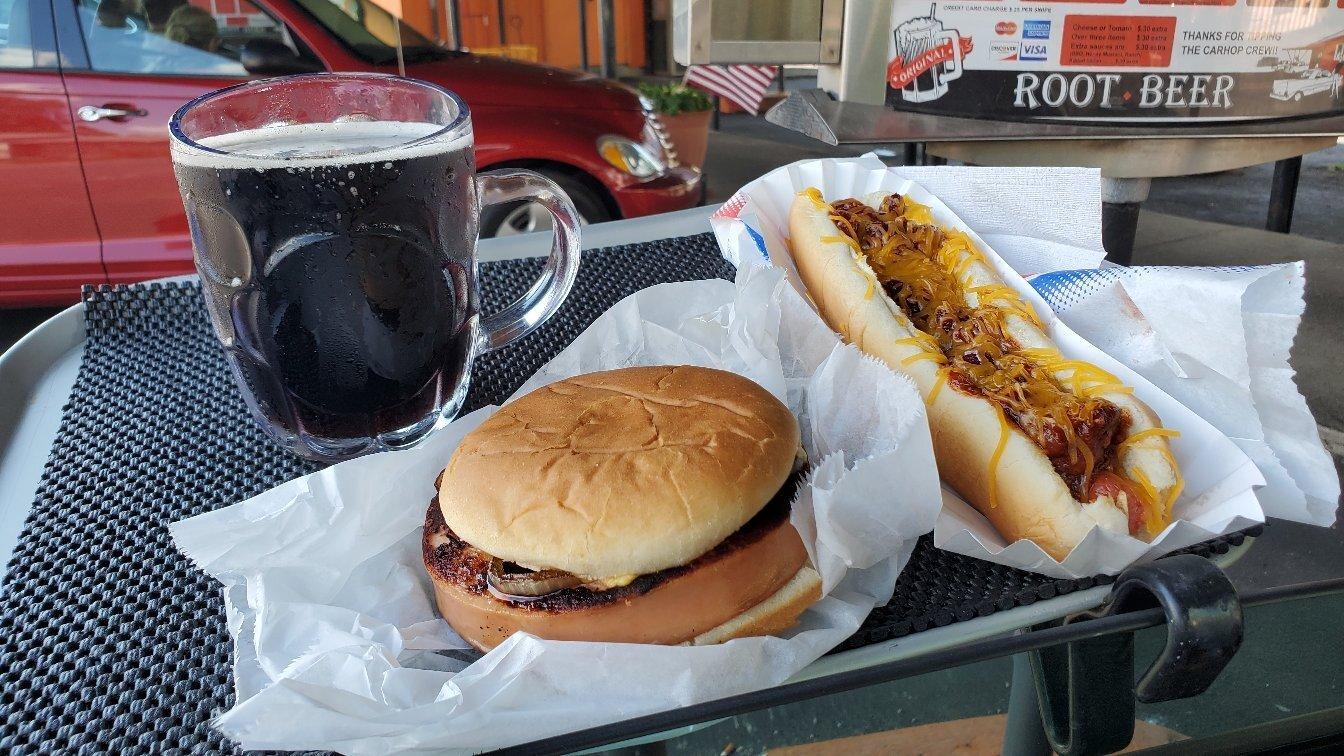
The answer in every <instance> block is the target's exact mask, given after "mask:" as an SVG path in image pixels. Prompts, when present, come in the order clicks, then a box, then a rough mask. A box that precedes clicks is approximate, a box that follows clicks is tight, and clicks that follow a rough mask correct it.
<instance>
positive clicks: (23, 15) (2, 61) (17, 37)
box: [0, 0, 34, 68]
mask: <svg viewBox="0 0 1344 756" xmlns="http://www.w3.org/2000/svg"><path fill="white" fill-rule="evenodd" d="M30 1H31V0H0V68H32V67H33V65H34V63H33V44H32V36H33V30H32V28H31V27H30V26H29V16H28V3H29V2H30Z"/></svg>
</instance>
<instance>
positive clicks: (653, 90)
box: [639, 82, 714, 116]
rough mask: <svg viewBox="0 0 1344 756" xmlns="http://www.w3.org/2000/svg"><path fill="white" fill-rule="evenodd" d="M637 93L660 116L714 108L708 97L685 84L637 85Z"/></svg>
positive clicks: (645, 83) (646, 83)
mask: <svg viewBox="0 0 1344 756" xmlns="http://www.w3.org/2000/svg"><path fill="white" fill-rule="evenodd" d="M639 93H640V94H641V95H643V96H644V97H646V98H648V99H649V100H650V101H651V102H652V103H653V109H654V110H655V111H657V112H658V113H661V114H662V115H669V116H674V115H677V114H679V113H694V112H697V111H700V110H709V109H710V108H712V107H714V103H713V101H711V100H710V99H709V95H707V94H705V93H704V92H701V91H700V90H698V89H695V88H694V87H688V86H686V85H685V84H652V83H649V82H644V83H642V84H640V85H639Z"/></svg>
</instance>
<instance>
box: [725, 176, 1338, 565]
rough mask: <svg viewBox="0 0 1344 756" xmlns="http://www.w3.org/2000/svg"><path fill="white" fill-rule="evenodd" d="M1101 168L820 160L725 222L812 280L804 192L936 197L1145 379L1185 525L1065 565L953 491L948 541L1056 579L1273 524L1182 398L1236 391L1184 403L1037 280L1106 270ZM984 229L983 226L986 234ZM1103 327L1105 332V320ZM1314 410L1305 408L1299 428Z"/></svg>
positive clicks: (1274, 350) (1076, 349) (1061, 335)
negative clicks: (804, 261)
mask: <svg viewBox="0 0 1344 756" xmlns="http://www.w3.org/2000/svg"><path fill="white" fill-rule="evenodd" d="M915 178H917V179H918V181H919V182H920V183H915V181H914V180H913V179H915ZM1099 178H1100V177H1099V174H1098V173H1097V172H1096V171H1092V170H1086V169H1053V168H1027V169H1024V168H1012V169H999V168H947V167H940V168H887V167H886V166H884V165H883V164H882V163H881V161H879V160H877V159H876V158H875V157H872V156H864V157H861V158H851V159H835V160H832V159H828V160H807V161H801V162H798V163H793V164H792V165H788V166H784V167H782V168H779V169H776V170H775V171H772V172H770V173H768V174H766V175H765V176H763V177H761V178H760V179H757V180H756V181H753V182H751V183H750V184H747V185H746V186H745V187H743V188H742V189H741V190H740V191H739V192H738V193H737V194H736V195H734V197H733V198H732V199H730V200H729V201H728V202H727V203H725V204H724V206H723V208H721V209H720V210H719V212H717V213H716V214H715V216H714V218H713V220H712V221H711V224H712V226H713V227H714V231H715V234H716V236H717V238H718V240H719V245H720V246H721V247H722V248H723V251H724V256H725V257H726V258H727V259H729V260H730V261H732V262H734V263H735V264H737V265H739V266H754V265H762V264H764V265H766V266H769V267H779V268H782V269H784V270H785V271H786V272H787V273H788V274H789V276H790V280H791V281H793V283H794V285H795V286H798V287H799V288H800V289H801V283H800V282H799V281H798V279H797V274H796V271H795V269H794V267H793V263H792V260H791V258H790V253H789V247H788V243H787V239H788V236H789V229H788V212H789V208H790V206H791V204H792V202H793V199H794V197H795V196H796V195H797V193H798V192H800V191H802V190H804V189H806V188H808V187H817V188H818V189H820V190H821V191H822V193H823V194H824V195H825V197H826V198H827V199H839V198H843V197H860V198H861V197H864V196H865V195H867V194H869V193H871V192H874V191H879V190H880V191H884V192H900V193H902V194H909V195H910V196H911V197H913V198H914V199H916V200H917V201H919V202H922V203H924V204H926V205H929V206H930V208H931V210H932V212H933V215H934V218H935V219H936V220H937V221H938V222H939V223H941V224H943V225H945V226H949V227H953V228H960V229H963V230H965V231H967V232H968V233H970V234H971V236H972V238H973V239H975V240H976V241H977V247H979V248H980V249H981V250H982V251H983V252H984V253H985V255H986V256H987V257H988V258H989V260H990V262H991V264H992V265H993V266H994V267H995V269H996V271H997V272H998V273H999V274H1000V275H1001V276H1002V277H1003V278H1004V280H1005V282H1006V283H1007V284H1008V285H1009V286H1011V287H1013V288H1014V289H1015V290H1017V291H1018V292H1019V293H1020V294H1021V295H1022V296H1023V297H1024V298H1025V299H1026V300H1027V301H1028V302H1030V303H1031V305H1032V307H1033V308H1035V310H1036V312H1037V313H1038V314H1039V315H1040V316H1041V319H1042V320H1043V321H1044V323H1045V326H1046V332H1047V333H1048V334H1049V335H1050V336H1051V338H1053V339H1054V341H1055V342H1056V343H1057V344H1058V345H1059V347H1060V351H1061V352H1063V353H1064V354H1065V355H1067V356H1070V357H1074V358H1078V359H1084V360H1087V361H1088V362H1091V363H1094V364H1096V365H1098V366H1100V367H1102V368H1104V369H1105V370H1107V371H1109V372H1111V373H1113V374H1115V375H1116V376H1118V377H1119V378H1120V379H1121V380H1122V381H1124V382H1125V383H1126V384H1127V385H1129V386H1132V387H1134V393H1135V395H1136V396H1137V397H1139V398H1140V399H1142V400H1143V401H1145V402H1146V403H1147V404H1148V405H1149V406H1151V407H1152V408H1153V409H1154V410H1155V411H1156V412H1157V413H1158V415H1159V416H1161V418H1162V420H1163V424H1164V425H1166V426H1167V427H1170V428H1175V429H1178V430H1179V431H1180V432H1181V436H1180V437H1179V438H1176V439H1173V440H1172V451H1173V453H1174V455H1175V457H1176V460H1177V462H1178V463H1179V464H1180V466H1181V470H1182V472H1183V473H1184V475H1185V479H1186V488H1185V491H1184V493H1183V494H1182V495H1181V497H1180V499H1179V500H1178V501H1177V502H1176V504H1175V507H1174V515H1175V521H1174V522H1173V523H1172V524H1171V525H1170V526H1169V527H1168V528H1167V529H1166V530H1165V531H1163V532H1162V533H1161V534H1160V535H1159V536H1158V537H1156V538H1154V539H1153V541H1152V542H1151V543H1145V542H1143V541H1140V540H1138V539H1136V538H1132V537H1130V536H1129V535H1127V534H1121V533H1113V532H1109V531H1104V530H1102V529H1101V528H1094V529H1093V530H1092V532H1091V533H1089V534H1088V536H1087V537H1086V538H1084V540H1083V541H1082V542H1081V543H1080V544H1078V546H1077V547H1075V548H1074V550H1073V551H1072V552H1071V553H1070V554H1069V555H1068V556H1067V557H1066V558H1065V559H1064V560H1063V561H1062V562H1060V561H1056V560H1055V559H1053V558H1051V557H1050V556H1049V555H1048V554H1046V553H1045V552H1044V551H1042V550H1041V549H1040V547H1038V546H1037V545H1036V544H1034V543H1032V542H1030V541H1026V540H1020V541H1017V542H1013V543H1009V542H1007V541H1006V540H1005V539H1004V538H1003V537H1002V536H1001V535H999V533H998V532H997V531H996V530H995V529H994V528H993V526H991V525H990V524H989V521H988V520H986V519H985V518H984V517H983V516H982V515H981V514H980V513H979V512H977V511H975V509H974V508H972V507H971V506H970V505H968V504H967V503H966V502H965V501H964V500H962V499H961V498H960V497H959V496H958V495H957V494H956V493H955V492H953V491H951V490H944V497H943V500H944V505H943V511H942V513H941V514H940V516H939V519H938V523H937V526H936V527H935V529H934V543H935V544H936V545H938V546H939V547H941V548H945V549H948V550H951V551H956V552H958V553H962V554H967V555H970V556H974V557H977V558H980V559H986V560H989V561H992V562H998V563H1000V564H1006V565H1010V566H1013V567H1018V568H1021V569H1026V570H1032V571H1034V572H1040V573H1043V574H1047V575H1053V576H1057V577H1083V576H1089V575H1096V574H1101V573H1105V574H1115V573H1118V572H1120V571H1121V570H1123V569H1124V568H1125V567H1127V566H1129V565H1130V564H1134V563H1137V562H1142V561H1148V560H1152V559H1156V558H1157V557H1159V556H1161V555H1163V554H1166V553H1169V552H1171V551H1173V550H1175V549H1179V548H1183V547H1185V546H1189V545H1191V544H1194V543H1198V542H1199V541H1203V540H1207V539H1209V538H1212V537H1214V536H1217V535H1220V534H1223V533H1228V532H1232V531H1235V530H1241V529H1244V528H1246V527H1249V526H1251V525H1254V524H1256V523H1259V522H1263V521H1264V511H1263V509H1262V508H1261V506H1260V503H1259V502H1258V500H1257V498H1256V495H1255V492H1254V490H1253V489H1254V488H1255V487H1256V486H1260V485H1263V484H1264V483H1265V478H1264V476H1262V474H1261V472H1260V471H1259V470H1258V469H1257V467H1256V465H1255V464H1254V463H1253V461H1252V459H1251V458H1249V457H1248V456H1247V453H1245V452H1243V451H1242V449H1241V448H1239V446H1238V444H1237V443H1234V442H1233V441H1232V440H1231V439H1229V438H1228V437H1227V435H1226V434H1225V433H1224V432H1223V431H1222V430H1220V429H1219V428H1218V427H1215V425H1213V424H1211V423H1210V422H1208V421H1207V420H1205V419H1203V418H1201V417H1200V416H1199V415H1198V414H1196V413H1195V412H1194V411H1192V410H1191V409H1189V408H1188V407H1187V406H1186V404H1183V403H1182V401H1184V402H1186V403H1187V404H1192V405H1195V406H1200V405H1199V403H1198V402H1196V401H1194V397H1195V396H1196V395H1199V394H1201V393H1203V394H1206V395H1208V396H1209V398H1210V401H1214V402H1226V401H1228V400H1229V397H1228V396H1226V395H1224V394H1222V393H1220V390H1219V388H1218V387H1215V386H1213V385H1211V384H1209V383H1206V384H1204V385H1202V386H1194V385H1183V386H1181V394H1182V396H1181V399H1182V401H1178V400H1177V399H1175V398H1173V397H1172V396H1171V395H1169V394H1168V393H1166V392H1164V391H1163V390H1162V389H1161V388H1158V386H1156V385H1154V383H1152V382H1150V381H1149V380H1148V379H1147V378H1145V377H1144V375H1141V374H1140V372H1136V371H1135V370H1134V369H1132V368H1131V367H1130V366H1128V365H1126V364H1123V363H1122V362H1120V361H1117V360H1116V359H1115V358H1113V357H1112V356H1110V355H1108V354H1107V353H1106V352H1104V351H1102V350H1101V349H1098V348H1097V347H1096V346H1093V345H1092V344H1090V343H1088V342H1087V341H1086V340H1085V339H1084V338H1083V337H1081V336H1079V335H1078V334H1077V333H1076V332H1075V331H1074V330H1073V329H1072V328H1070V326H1069V324H1068V323H1066V322H1065V320H1063V319H1061V318H1059V317H1056V316H1055V314H1054V312H1053V311H1052V309H1051V308H1050V306H1049V305H1048V304H1047V302H1046V301H1045V300H1044V299H1042V297H1041V295H1040V294H1039V293H1038V292H1037V291H1036V290H1035V289H1034V288H1032V285H1031V284H1028V283H1027V281H1026V280H1025V279H1024V278H1023V276H1024V275H1034V274H1041V273H1047V272H1051V271H1063V270H1070V269H1076V268H1096V266H1097V265H1098V264H1099V263H1100V262H1101V260H1102V257H1103V255H1104V251H1103V249H1102V246H1101V234H1100V229H1101V195H1100V181H1099ZM930 187H933V189H930ZM954 208H955V211H954ZM982 228H983V229H984V230H985V231H986V234H985V235H983V236H981V235H980V234H979V231H980V230H981V229H982ZM1298 299H1299V301H1300V294H1299V296H1298ZM1199 301H1200V299H1199V298H1198V297H1192V295H1191V294H1189V293H1185V294H1184V295H1183V296H1182V297H1181V298H1179V299H1176V300H1175V301H1174V302H1172V303H1171V307H1170V308H1169V309H1167V310H1165V311H1163V312H1162V314H1161V315H1162V317H1164V318H1167V319H1168V322H1171V323H1172V326H1173V327H1177V326H1178V325H1179V324H1181V318H1182V317H1185V316H1183V313H1185V312H1186V310H1184V309H1182V307H1181V306H1182V305H1183V306H1184V307H1186V308H1190V309H1197V308H1196V307H1195V306H1194V305H1193V304H1192V303H1194V302H1199ZM1234 309H1235V308H1234ZM1079 312H1080V313H1081V311H1079ZM1094 314H1095V313H1094V312H1091V313H1090V314H1082V315H1081V317H1079V318H1078V320H1079V322H1086V321H1087V320H1088V318H1089V317H1091V315H1094ZM1200 316H1201V317H1205V318H1208V319H1209V325H1210V329H1211V332H1213V333H1218V332H1220V331H1221V332H1223V333H1235V334H1242V333H1244V332H1245V329H1244V328H1243V327H1242V324H1241V322H1240V319H1239V318H1238V319H1236V320H1235V321H1233V320H1229V319H1228V318H1226V317H1224V316H1223V314H1222V312H1221V311H1218V312H1208V311H1203V310H1201V311H1200ZM1280 325H1281V327H1280V328H1279V329H1278V330H1277V331H1270V330H1269V329H1262V330H1261V331H1259V332H1257V333H1254V334H1252V336H1251V339H1252V341H1253V342H1254V344H1255V346H1254V347H1253V348H1252V347H1248V346H1247V342H1246V341H1244V340H1243V341H1240V342H1239V341H1237V340H1235V339H1232V340H1229V339H1226V338H1223V339H1218V340H1216V341H1212V342H1210V344H1209V346H1211V347H1213V348H1214V349H1215V351H1216V350H1223V351H1226V352H1231V355H1230V356H1229V357H1228V360H1229V361H1230V362H1234V363H1238V364H1245V363H1246V362H1247V361H1248V357H1247V355H1248V353H1255V354H1270V355H1276V354H1283V355H1286V353H1287V345H1288V344H1290V343H1291V336H1292V333H1291V331H1292V330H1294V329H1295V324H1294V325H1293V328H1289V329H1287V330H1286V331H1285V330H1284V328H1283V327H1282V326H1284V325H1286V324H1280ZM1099 328H1100V329H1101V330H1104V329H1105V325H1104V324H1103V325H1101V326H1099ZM1224 329H1225V330H1224ZM1285 339H1286V342H1285V341H1284V340H1285ZM1120 356H1122V357H1130V356H1133V355H1132V354H1130V353H1122V354H1121V355H1120ZM1280 367H1282V366H1280ZM1164 385H1165V384H1164ZM1273 385H1274V386H1275V388H1276V389H1278V390H1282V389H1283V387H1284V386H1283V381H1277V382H1275V383H1274V384H1273ZM1288 386H1289V387H1291V381H1289V382H1288ZM1293 394H1294V395H1296V391H1295V389H1294V390H1293ZM1299 399H1300V396H1299ZM1304 408H1305V405H1303V409H1304ZM1257 409H1259V407H1257ZM1250 412H1251V414H1254V413H1255V410H1251V411H1250ZM1261 414H1262V415H1263V414H1264V411H1263V410H1262V412H1261ZM1307 417H1308V419H1309V417H1310V416H1309V415H1308V416H1307ZM1300 420H1301V418H1300V417H1297V418H1296V421H1297V422H1298V424H1299V425H1300ZM1275 427H1280V426H1275ZM1293 427H1296V426H1293ZM1313 427H1314V426H1313ZM1327 462H1328V460H1327ZM1313 469H1315V468H1313ZM1331 476H1333V472H1331Z"/></svg>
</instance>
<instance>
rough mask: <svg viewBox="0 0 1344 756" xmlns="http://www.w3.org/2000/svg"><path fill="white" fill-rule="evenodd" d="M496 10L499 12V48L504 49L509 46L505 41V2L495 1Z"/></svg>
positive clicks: (501, 0) (502, 0)
mask: <svg viewBox="0 0 1344 756" xmlns="http://www.w3.org/2000/svg"><path fill="white" fill-rule="evenodd" d="M495 10H497V11H498V12H499V46H500V47H503V46H504V45H507V44H508V42H507V41H505V39H504V23H505V22H504V0H495Z"/></svg>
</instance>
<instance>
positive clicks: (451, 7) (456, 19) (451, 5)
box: [448, 0, 462, 50]
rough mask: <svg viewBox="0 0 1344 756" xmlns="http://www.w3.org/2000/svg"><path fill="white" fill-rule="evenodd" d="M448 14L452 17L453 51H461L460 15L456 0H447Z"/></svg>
mask: <svg viewBox="0 0 1344 756" xmlns="http://www.w3.org/2000/svg"><path fill="white" fill-rule="evenodd" d="M448 12H449V14H451V15H452V21H453V49H454V50H461V49H462V13H461V12H460V10H459V9H458V7H457V0H448Z"/></svg>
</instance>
